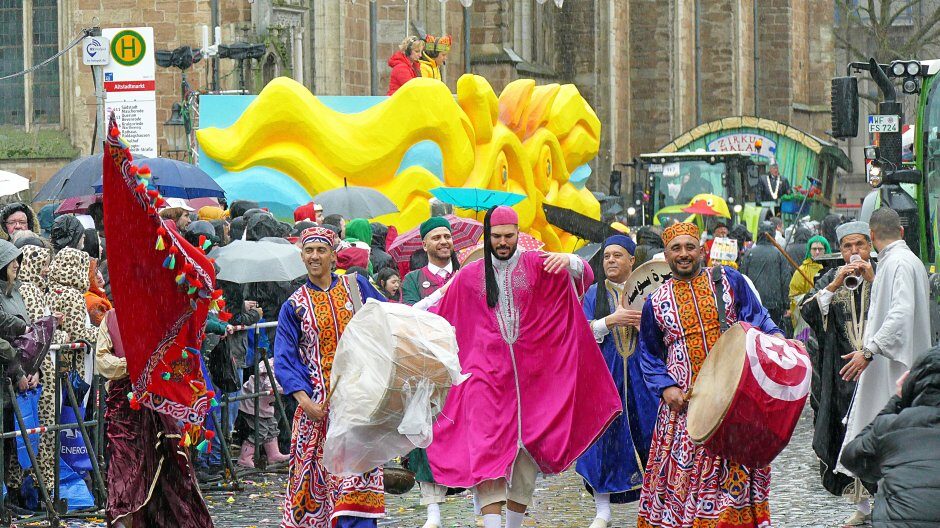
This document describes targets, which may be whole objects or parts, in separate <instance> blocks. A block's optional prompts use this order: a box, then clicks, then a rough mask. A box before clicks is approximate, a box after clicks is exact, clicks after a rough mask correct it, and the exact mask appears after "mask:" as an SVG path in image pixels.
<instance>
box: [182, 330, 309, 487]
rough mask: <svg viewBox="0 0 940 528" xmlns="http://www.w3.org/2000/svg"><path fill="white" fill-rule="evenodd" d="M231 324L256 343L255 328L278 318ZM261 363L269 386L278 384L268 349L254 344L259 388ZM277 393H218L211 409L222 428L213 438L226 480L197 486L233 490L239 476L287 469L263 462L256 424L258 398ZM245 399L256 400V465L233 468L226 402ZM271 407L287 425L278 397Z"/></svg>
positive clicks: (258, 424)
mask: <svg viewBox="0 0 940 528" xmlns="http://www.w3.org/2000/svg"><path fill="white" fill-rule="evenodd" d="M231 326H232V328H233V330H234V331H235V332H244V331H251V332H253V333H254V338H255V343H257V342H258V341H257V339H258V331H259V330H263V329H266V328H275V327H277V321H271V322H267V323H258V324H253V325H231ZM232 335H237V334H232ZM228 337H229V335H226V336H223V337H222V338H223V339H225V338H228ZM262 362H263V363H264V365H265V372H266V374H265V375H266V376H267V378H268V380H269V381H270V383H271V387H277V382H276V380H275V378H274V369H273V368H272V366H271V362H270V358H269V357H268V350H266V349H264V348H259V347H257V345H256V346H255V358H254V361H253V362H252V363H253V364H252V367H251V368H252V369H253V374H254V379H255V387H258V386H259V384H260V381H259V380H260V376H261V368H260V365H261V363H262ZM239 370H241V369H239ZM239 379H242V378H239ZM213 385H214V383H213ZM242 386H243V384H242ZM276 394H279V393H278V392H277V390H276V389H275V390H271V391H257V390H256V391H255V392H252V393H249V394H244V393H243V394H240V395H239V396H237V397H235V398H229V395H228V394H225V393H222V394H221V396H219V395H217V399H218V401H219V406H218V407H217V410H213V411H212V418H213V420H214V421H215V423H216V424H221V426H220V427H219V429H221V430H220V431H216V438H218V439H219V447H220V448H221V450H222V462H223V464H224V465H225V468H226V470H227V472H226V475H225V477H227V479H225V478H223V481H225V480H227V481H228V482H227V483H224V482H223V483H216V484H201V485H200V487H201V489H202V490H203V491H208V492H213V491H233V490H234V491H238V490H241V489H242V487H241V483H240V482H239V477H240V476H248V475H252V474H258V473H263V472H267V471H278V470H282V469H285V468H286V463H280V464H268V463H265V464H263V465H262V458H261V443H260V441H259V438H258V434H259V430H260V427H259V426H260V422H261V417H260V414H259V412H258V408H259V403H260V399H261V397H263V396H271V395H276ZM244 400H254V402H255V414H254V427H253V429H254V432H253V434H254V438H253V441H252V443H253V444H254V445H255V452H254V459H253V462H254V465H255V467H254V468H244V467H236V464H235V462H233V460H232V454H231V449H229V447H228V441H227V438H226V435H227V434H228V432H229V430H230V429H231V424H232V423H233V417H231V416H229V407H228V404H229V403H232V402H240V401H244ZM274 407H275V410H276V411H275V412H277V414H278V416H279V417H280V418H281V419H282V420H284V421H285V422H286V423H288V424H290V423H291V422H290V420H289V419H288V418H287V413H286V412H285V410H284V404H283V402H282V401H281V399H280V398H274ZM216 413H218V416H217V415H216Z"/></svg>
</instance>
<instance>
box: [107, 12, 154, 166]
mask: <svg viewBox="0 0 940 528" xmlns="http://www.w3.org/2000/svg"><path fill="white" fill-rule="evenodd" d="M102 34H103V36H104V37H105V38H106V39H107V42H108V47H107V49H108V55H109V57H110V62H109V63H108V65H107V66H105V67H104V89H105V91H107V94H108V95H107V102H106V115H110V114H111V112H114V115H115V117H116V118H117V123H118V127H119V128H120V129H121V137H123V138H124V139H125V140H126V141H127V142H128V144H129V145H130V148H131V152H133V153H135V154H140V155H143V156H147V157H150V158H154V157H157V155H158V150H157V99H156V77H155V75H156V62H155V59H154V56H155V53H154V46H153V28H149V27H138V28H109V29H103V30H102Z"/></svg>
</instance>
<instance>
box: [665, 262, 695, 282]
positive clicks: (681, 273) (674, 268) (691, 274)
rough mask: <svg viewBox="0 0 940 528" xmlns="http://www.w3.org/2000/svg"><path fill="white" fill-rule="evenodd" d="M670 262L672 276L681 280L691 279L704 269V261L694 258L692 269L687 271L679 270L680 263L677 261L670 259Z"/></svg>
mask: <svg viewBox="0 0 940 528" xmlns="http://www.w3.org/2000/svg"><path fill="white" fill-rule="evenodd" d="M668 264H669V269H670V270H672V276H673V277H674V278H676V279H680V280H689V279H691V278H693V277H695V276H696V275H698V273H699V271H701V270H702V261H701V260H697V259H696V260H694V262H693V263H692V269H691V270H690V271H689V272H687V273H686V272H684V271H681V270H679V265H678V264H677V263H676V262H675V261H669V262H668Z"/></svg>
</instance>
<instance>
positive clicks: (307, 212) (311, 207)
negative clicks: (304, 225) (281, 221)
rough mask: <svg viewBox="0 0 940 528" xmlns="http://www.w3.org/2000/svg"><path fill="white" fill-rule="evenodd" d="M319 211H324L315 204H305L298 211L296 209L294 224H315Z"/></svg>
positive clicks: (320, 206)
mask: <svg viewBox="0 0 940 528" xmlns="http://www.w3.org/2000/svg"><path fill="white" fill-rule="evenodd" d="M317 211H323V206H322V205H318V204H315V203H313V202H310V203H305V204H303V205H301V206H300V207H298V208H297V209H294V222H302V221H304V220H309V221H311V222H314V221H316V218H317Z"/></svg>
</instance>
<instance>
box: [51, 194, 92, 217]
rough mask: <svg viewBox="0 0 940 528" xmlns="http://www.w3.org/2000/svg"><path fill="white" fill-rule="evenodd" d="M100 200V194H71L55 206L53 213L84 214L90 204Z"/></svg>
mask: <svg viewBox="0 0 940 528" xmlns="http://www.w3.org/2000/svg"><path fill="white" fill-rule="evenodd" d="M98 202H101V195H100V194H89V195H85V196H73V197H72V198H66V199H65V200H63V201H62V203H61V204H59V207H57V208H56V210H55V214H57V215H58V214H85V213H86V212H88V208H89V207H91V204H93V203H98Z"/></svg>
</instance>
